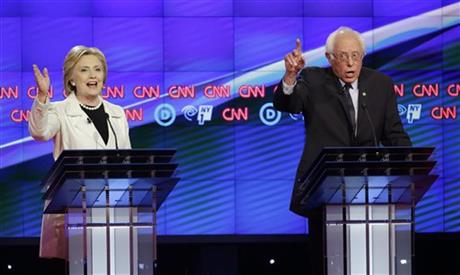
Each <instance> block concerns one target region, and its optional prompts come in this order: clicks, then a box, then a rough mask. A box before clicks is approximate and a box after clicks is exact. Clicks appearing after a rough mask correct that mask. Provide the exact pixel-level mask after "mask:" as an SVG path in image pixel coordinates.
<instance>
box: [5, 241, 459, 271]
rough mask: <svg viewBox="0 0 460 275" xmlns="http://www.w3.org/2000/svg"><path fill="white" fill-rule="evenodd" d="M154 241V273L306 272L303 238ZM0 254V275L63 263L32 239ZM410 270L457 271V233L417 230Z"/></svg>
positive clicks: (58, 268)
mask: <svg viewBox="0 0 460 275" xmlns="http://www.w3.org/2000/svg"><path fill="white" fill-rule="evenodd" d="M159 241H160V243H159V247H158V253H159V255H158V257H159V274H160V275H275V274H276V275H278V274H279V275H308V274H310V272H309V271H308V270H309V261H308V259H309V254H308V253H309V251H308V238H307V237H305V236H244V237H238V236H236V237H235V236H219V237H206V236H200V237H196V236H193V237H160V240H159ZM0 253H1V259H0V267H1V268H0V274H2V275H3V274H5V275H6V274H21V275H23V274H24V275H26V274H27V275H28V274H47V275H54V274H59V275H62V274H65V263H64V261H62V260H44V259H39V258H38V257H37V255H38V238H31V239H0ZM270 260H274V263H273V264H270ZM8 265H11V268H12V269H8ZM415 269H416V270H415V272H414V274H416V275H425V274H426V275H456V274H460V234H459V233H443V234H417V235H416V262H415Z"/></svg>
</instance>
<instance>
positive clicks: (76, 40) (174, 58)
mask: <svg viewBox="0 0 460 275" xmlns="http://www.w3.org/2000/svg"><path fill="white" fill-rule="evenodd" d="M332 6H333V7H334V8H333V9H332V8H331V7H332ZM441 8H442V10H441ZM459 24H460V2H458V1H451V0H449V1H440V0H438V1H430V0H426V1H393V0H359V1H358V0H357V1H354V0H353V1H345V0H324V1H308V0H288V1H281V0H263V1H260V0H238V1H237V0H203V1H185V0H179V1H176V0H152V1H134V2H133V1H105V0H88V1H20V0H17V1H10V0H8V1H7V0H0V237H3V236H8V237H13V236H14V237H18V236H19V237H29V236H38V235H39V232H40V221H41V210H42V203H41V194H40V189H39V182H40V179H41V178H43V177H44V176H45V174H46V171H47V170H48V169H49V168H50V167H51V165H52V163H53V158H52V156H51V152H52V146H53V144H52V141H49V142H46V143H42V142H37V141H33V140H32V138H31V137H30V135H29V133H28V130H27V119H28V117H27V116H28V111H29V110H30V106H31V105H32V101H33V97H34V96H35V94H36V90H35V88H34V80H33V74H32V64H38V65H39V66H40V67H41V68H43V67H45V66H46V67H48V69H49V70H50V77H51V81H52V95H51V98H52V100H53V101H57V100H62V99H64V96H63V84H62V65H63V64H62V63H63V60H64V57H65V54H66V53H67V52H68V50H69V49H70V48H71V47H73V46H74V45H78V44H83V45H87V46H96V47H99V48H100V49H101V50H102V51H103V52H104V53H105V55H106V56H107V61H108V68H109V74H108V79H107V84H106V88H105V89H104V90H103V96H104V97H105V98H107V99H108V100H109V101H111V102H114V103H116V104H118V105H121V106H123V107H124V108H125V110H126V114H127V117H128V120H129V125H130V127H131V129H130V134H131V139H132V144H133V146H134V147H135V148H158V147H173V148H177V149H178V153H177V161H178V162H179V163H180V168H179V176H180V177H181V178H182V180H181V181H180V182H179V184H178V185H177V187H176V189H175V190H174V191H173V192H172V194H171V196H170V198H169V199H168V200H167V201H166V202H165V204H164V205H163V207H162V209H161V210H160V212H159V218H158V226H159V227H158V231H159V233H160V234H166V235H175V234H179V235H191V234H192V235H193V234H299V233H300V234H302V233H307V232H308V229H307V222H306V220H304V219H303V218H301V217H298V216H296V215H294V214H293V213H291V212H289V209H288V208H289V199H290V195H291V191H292V185H293V179H294V176H295V171H296V168H297V163H298V160H299V157H300V155H301V152H302V150H303V146H304V136H305V133H304V126H303V123H304V121H303V117H302V116H301V115H298V114H286V113H279V112H276V111H275V110H274V109H273V106H272V105H271V100H272V96H273V90H274V87H275V86H276V85H278V83H279V81H280V79H281V78H282V76H283V74H284V63H283V58H284V55H285V54H286V53H287V52H289V51H291V50H292V49H293V48H294V47H295V39H296V38H300V39H301V40H302V49H303V51H304V55H305V57H306V60H307V64H308V65H311V66H326V65H327V60H326V58H325V56H324V48H323V47H324V44H325V40H326V38H327V36H328V34H329V33H330V32H331V31H333V30H335V29H337V28H338V27H340V26H343V25H347V26H351V27H353V28H355V29H356V30H358V31H360V32H362V33H363V36H364V39H365V41H366V53H367V55H366V57H365V59H364V63H365V65H366V66H369V67H372V68H374V69H378V70H381V71H383V72H384V73H386V74H388V75H389V76H391V77H392V78H393V80H394V82H395V92H396V93H397V98H398V111H399V114H400V116H401V119H402V121H403V123H404V125H405V128H406V130H407V131H408V133H409V134H410V136H411V137H412V140H413V141H414V144H415V145H416V146H435V147H436V152H435V158H436V159H437V161H438V165H437V166H436V168H435V171H434V172H435V173H437V174H439V175H440V178H439V180H438V181H437V182H436V183H435V184H434V185H433V187H432V188H431V189H430V190H429V191H428V193H427V194H426V196H425V197H424V198H423V200H422V201H421V202H420V204H419V205H418V207H417V211H416V222H417V223H416V230H417V231H418V232H439V231H446V232H454V231H456V232H458V231H459V230H460V208H459V205H460V184H459V182H460V178H459V176H458V175H459V174H460V173H459V168H458V167H459V163H458V162H459V159H460V150H459V148H458V144H457V143H458V142H456V139H457V138H456V137H457V136H458V131H459V130H458V129H459V127H458V126H459V123H458V120H457V105H458V98H459V96H458V95H459V94H460V82H459V81H458V79H459V77H460V73H459V71H460V65H459V64H460V44H459V43H460V42H459V41H460V28H459Z"/></svg>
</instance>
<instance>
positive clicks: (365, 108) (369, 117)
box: [361, 93, 379, 147]
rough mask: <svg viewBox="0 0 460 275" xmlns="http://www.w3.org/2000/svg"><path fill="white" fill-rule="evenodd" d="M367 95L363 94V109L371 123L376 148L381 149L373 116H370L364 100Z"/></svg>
mask: <svg viewBox="0 0 460 275" xmlns="http://www.w3.org/2000/svg"><path fill="white" fill-rule="evenodd" d="M365 94H366V93H363V103H361V108H363V110H364V111H365V112H366V116H367V120H368V121H369V124H370V125H371V130H372V138H373V139H374V146H375V147H379V145H378V143H377V135H376V134H375V127H374V123H372V120H371V115H370V114H369V111H368V110H367V104H366V101H365V99H364V96H365Z"/></svg>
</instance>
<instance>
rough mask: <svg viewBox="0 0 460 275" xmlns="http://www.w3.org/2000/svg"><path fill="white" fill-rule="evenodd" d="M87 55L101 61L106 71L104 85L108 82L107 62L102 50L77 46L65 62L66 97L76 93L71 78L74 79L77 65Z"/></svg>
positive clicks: (69, 53)
mask: <svg viewBox="0 0 460 275" xmlns="http://www.w3.org/2000/svg"><path fill="white" fill-rule="evenodd" d="M85 55H94V56H96V57H97V58H98V59H99V60H100V61H101V63H102V67H103V69H104V84H105V82H106V80H107V60H106V59H105V56H104V54H103V53H102V52H101V50H99V49H98V48H95V47H86V46H82V45H78V46H75V47H73V48H72V49H70V51H69V52H68V53H67V55H66V57H65V60H64V89H65V94H66V95H69V94H71V93H75V92H76V90H75V86H73V85H72V84H71V83H70V78H71V77H72V72H73V69H74V68H75V65H76V64H77V63H78V61H80V59H81V58H82V57H83V56H85Z"/></svg>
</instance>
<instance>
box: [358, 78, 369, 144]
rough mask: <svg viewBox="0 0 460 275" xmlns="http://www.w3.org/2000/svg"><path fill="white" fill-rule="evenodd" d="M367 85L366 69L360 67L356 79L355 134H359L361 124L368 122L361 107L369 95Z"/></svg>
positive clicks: (361, 128) (361, 127)
mask: <svg viewBox="0 0 460 275" xmlns="http://www.w3.org/2000/svg"><path fill="white" fill-rule="evenodd" d="M368 87H369V85H368V84H367V74H366V71H364V70H363V69H361V72H360V74H359V79H358V91H359V92H358V121H357V125H358V126H357V127H358V135H357V136H360V135H359V133H360V130H361V131H362V130H363V127H364V125H363V124H365V125H367V124H368V121H367V117H366V114H365V111H364V110H363V108H362V107H361V106H362V104H363V103H364V102H366V104H367V101H368V97H369V94H368V93H369V91H368V89H367V88H368ZM366 127H367V126H366Z"/></svg>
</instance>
